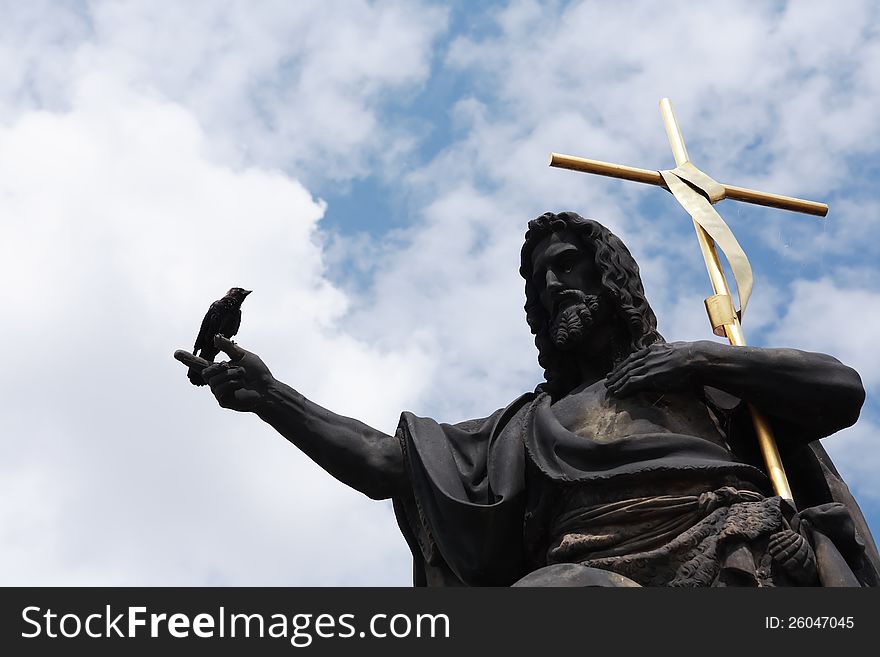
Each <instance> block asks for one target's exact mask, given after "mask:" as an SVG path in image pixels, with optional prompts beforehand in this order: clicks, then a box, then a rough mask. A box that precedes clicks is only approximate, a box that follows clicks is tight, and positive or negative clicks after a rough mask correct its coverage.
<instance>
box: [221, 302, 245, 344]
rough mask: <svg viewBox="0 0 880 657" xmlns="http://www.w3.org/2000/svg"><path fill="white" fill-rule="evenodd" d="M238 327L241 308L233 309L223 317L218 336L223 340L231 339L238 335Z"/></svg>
mask: <svg viewBox="0 0 880 657" xmlns="http://www.w3.org/2000/svg"><path fill="white" fill-rule="evenodd" d="M240 326H241V308H233V309H231V310H229V311H228V312H227V313H226V315H225V316H224V317H223V319H222V322H221V326H220V334H221V335H222V336H223V337H225V338H231V337H232V336H233V335H235V334H236V333H238V329H239V327H240Z"/></svg>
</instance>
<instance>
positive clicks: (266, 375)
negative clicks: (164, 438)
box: [202, 339, 406, 500]
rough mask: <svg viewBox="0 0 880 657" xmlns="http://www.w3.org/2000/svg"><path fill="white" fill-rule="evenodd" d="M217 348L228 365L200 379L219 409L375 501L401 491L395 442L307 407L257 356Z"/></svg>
mask: <svg viewBox="0 0 880 657" xmlns="http://www.w3.org/2000/svg"><path fill="white" fill-rule="evenodd" d="M216 342H217V346H218V347H221V348H222V349H223V351H224V352H226V353H227V354H228V355H229V356H230V358H231V361H230V362H229V363H215V364H214V365H211V366H210V367H208V368H206V369H205V370H204V371H203V372H202V376H203V378H204V379H205V380H206V381H207V382H208V385H209V386H210V387H211V392H213V393H214V396H215V397H216V398H217V401H218V402H219V404H220V405H221V406H222V407H224V408H229V409H232V410H236V411H249V412H253V413H255V414H256V415H257V416H259V417H260V418H261V419H262V420H263V421H265V422H267V423H268V424H270V425H271V426H272V427H273V428H274V429H275V430H276V431H278V433H280V434H281V435H282V436H284V437H285V438H287V440H289V441H290V442H291V443H293V444H294V445H296V446H297V447H298V448H299V449H300V450H302V452H303V453H305V454H306V456H308V457H309V458H311V459H312V460H313V461H314V462H315V463H317V464H318V465H320V466H321V467H322V468H324V469H325V470H326V471H327V472H329V473H330V474H331V475H333V476H334V477H336V478H337V479H338V480H339V481H341V482H343V483H345V484H348V485H349V486H351V487H352V488H354V489H355V490H358V491H360V492H362V493H363V494H365V495H367V496H369V497H371V498H373V499H377V500H378V499H387V498H389V497H392V496H394V495H395V494H396V493H397V492H398V491H400V490H402V488H403V487H404V485H405V483H406V474H405V468H404V463H403V450H402V448H401V446H400V443H399V442H398V440H397V439H396V438H395V437H393V436H389V435H388V434H385V433H382V432H381V431H378V430H377V429H373V428H372V427H370V426H368V425H366V424H364V423H363V422H360V421H359V420H355V419H353V418H349V417H345V416H342V415H337V414H336V413H333V412H332V411H329V410H327V409H326V408H323V407H321V406H319V405H318V404H315V403H314V402H311V401H309V400H308V399H306V398H305V397H304V396H303V395H301V394H300V393H298V392H297V391H296V390H294V389H293V388H291V387H290V386H288V385H286V384H284V383H282V382H280V381H278V380H277V379H276V378H275V377H274V376H272V373H271V372H270V371H269V368H268V367H266V365H265V363H263V361H262V360H261V359H260V358H259V357H258V356H257V355H256V354H253V353H251V352H249V351H245V350H244V349H242V348H241V347H239V346H238V345H236V344H233V343H232V342H230V341H228V340H225V339H224V340H222V341H221V340H217V341H216ZM221 345H222V346H221Z"/></svg>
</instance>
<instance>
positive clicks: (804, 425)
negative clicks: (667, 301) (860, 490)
mask: <svg viewBox="0 0 880 657" xmlns="http://www.w3.org/2000/svg"><path fill="white" fill-rule="evenodd" d="M688 386H711V387H713V388H718V389H719V390H723V391H725V392H728V393H730V394H732V395H735V396H736V397H739V398H740V399H744V400H746V401H748V402H752V403H754V404H755V405H756V406H758V407H759V408H760V409H761V410H763V411H764V412H765V413H767V414H768V415H771V416H774V417H776V418H778V419H781V420H783V421H785V422H786V423H788V424H791V425H793V426H796V427H799V428H800V429H801V435H802V436H804V438H805V439H810V440H812V439H816V438H822V437H824V436H829V435H831V434H832V433H834V432H836V431H839V430H840V429H843V428H845V427H848V426H850V425H852V424H855V422H856V420H857V419H858V417H859V412H860V411H861V407H862V404H863V403H864V401H865V389H864V387H863V386H862V381H861V378H860V377H859V375H858V373H857V372H856V371H855V370H853V369H852V368H850V367H847V366H846V365H844V364H842V363H841V362H840V361H838V360H837V359H836V358H833V357H831V356H828V355H826V354H818V353H811V352H806V351H799V350H797V349H770V348H762V347H733V346H729V345H724V344H720V343H717V342H711V341H707V340H701V341H697V342H672V343H662V344H657V345H652V346H651V347H649V348H648V349H645V350H642V351H640V352H637V353H636V354H633V355H632V356H631V357H630V358H628V359H627V360H626V361H624V363H622V364H621V365H620V366H619V367H618V368H617V369H616V370H615V371H614V372H612V373H611V375H610V376H609V377H608V389H609V391H610V392H612V393H614V394H621V395H625V394H630V393H632V392H635V391H637V390H640V389H655V390H656V389H663V388H664V387H667V388H669V387H671V388H675V387H678V388H684V387H688Z"/></svg>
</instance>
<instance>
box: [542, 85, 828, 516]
mask: <svg viewBox="0 0 880 657" xmlns="http://www.w3.org/2000/svg"><path fill="white" fill-rule="evenodd" d="M660 113H661V114H662V116H663V124H664V126H665V127H666V136H667V137H668V138H669V144H670V146H672V154H673V155H674V157H675V164H676V165H677V166H678V167H682V165H685V164H686V163H688V162H689V160H688V154H687V150H686V149H685V146H684V139H683V138H682V136H681V130H680V129H679V127H678V122H677V121H676V120H675V114H674V113H673V111H672V103H671V102H670V101H669V99H668V98H664V99H663V100H661V101H660ZM550 166H552V167H560V168H563V169H573V170H575V171H584V172H586V173H594V174H598V175H600V176H610V177H612V178H622V179H624V180H632V181H635V182H641V183H648V184H651V185H657V186H660V187H664V188H666V189H669V186H668V185H667V182H666V179H665V178H664V176H663V175H662V174H661V173H660V172H659V171H651V170H648V169H637V168H635V167H628V166H624V165H621V164H611V163H609V162H601V161H599V160H588V159H584V158H580V157H572V156H570V155H560V154H559V153H551V154H550ZM698 173H700V174H701V175H703V174H702V173H701V172H698ZM707 180H709V181H710V182H712V183H714V184H715V186H716V187H717V188H718V189H719V190H722V191H721V192H720V193H719V194H718V196H717V197H715V198H712V199H710V201H711V202H712V203H714V202H716V201H718V200H721V199H722V198H730V199H734V200H737V201H744V202H746V203H754V204H756V205H765V206H769V207H773V208H780V209H783V210H792V211H794V212H801V213H805V214H812V215H817V216H820V217H824V216H825V215H826V214H828V206H827V205H825V204H824V203H817V202H815V201H805V200H802V199H798V198H791V197H789V196H780V195H779V194H769V193H767V192H758V191H755V190H752V189H746V188H744V187H734V186H733V185H724V184H720V183H715V182H714V181H712V180H711V179H709V178H707ZM670 191H673V190H671V189H670ZM676 196H678V195H676ZM693 223H694V228H695V229H696V231H697V241H698V242H699V244H700V251H701V252H702V254H703V260H704V261H705V263H706V269H707V271H708V273H709V279H710V280H711V282H712V288H713V290H714V291H715V294H714V296H712V297H709V298H708V299H706V311H707V312H708V314H709V321H710V322H711V324H712V327H713V329H714V330H715V332H716V333H718V334H719V335H723V336H725V337H727V339H728V341H729V342H730V344H732V345H734V346H745V344H746V340H745V336H744V334H743V331H742V326H741V324H740V317H739V316H738V314H737V313H736V312H734V311H733V304H732V302H731V299H730V288H729V287H728V285H727V280H726V279H725V276H724V270H723V269H722V268H721V262H720V261H719V259H718V252H717V249H716V248H715V241H714V240H713V238H712V237H711V236H710V235H709V233H708V232H707V231H706V229H705V228H704V227H703V226H702V225H701V224H700V223H698V222H697V221H696V219H694V222H693ZM749 410H750V411H751V414H752V423H753V425H754V427H755V433H756V434H757V436H758V443H759V445H760V448H761V454H762V456H763V457H764V463H765V464H766V466H767V472H768V473H769V475H770V480H771V481H772V482H773V488H774V490H775V491H776V494H777V495H779V496H780V497H782V498H785V499H787V500H789V501H792V499H793V497H792V493H791V487H790V486H789V484H788V478H787V477H786V476H785V470H784V469H783V467H782V460H781V458H780V456H779V449H778V448H777V446H776V440H775V439H774V437H773V431H772V429H771V428H770V423H769V422H768V421H767V417H766V416H765V415H764V414H763V413H762V412H761V411H760V410H758V409H757V408H755V407H754V406H752V405H751V404H749Z"/></svg>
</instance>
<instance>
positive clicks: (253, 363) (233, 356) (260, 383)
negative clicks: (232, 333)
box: [202, 335, 275, 411]
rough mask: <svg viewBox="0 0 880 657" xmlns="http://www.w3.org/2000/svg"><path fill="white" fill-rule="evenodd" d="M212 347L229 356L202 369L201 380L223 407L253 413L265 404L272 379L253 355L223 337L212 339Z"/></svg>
mask: <svg viewBox="0 0 880 657" xmlns="http://www.w3.org/2000/svg"><path fill="white" fill-rule="evenodd" d="M214 346H216V347H217V348H218V349H219V350H220V351H222V352H223V353H225V354H226V355H227V356H229V361H228V362H226V361H224V362H222V363H214V364H213V365H210V366H209V367H206V368H205V369H204V370H202V377H203V378H204V379H205V381H206V382H207V384H208V385H209V386H210V387H211V392H212V393H214V396H215V397H216V398H217V402H218V403H219V404H220V406H222V407H223V408H230V409H232V410H234V411H255V410H257V409H258V408H259V407H260V406H261V405H262V404H263V403H265V401H266V393H267V391H268V390H269V387H270V386H271V385H272V384H274V383H275V377H273V376H272V373H271V372H270V371H269V368H268V367H266V364H265V363H264V362H263V361H262V360H261V359H260V357H259V356H257V355H256V354H253V353H251V352H250V351H246V350H245V349H242V348H241V347H239V346H238V345H237V344H235V343H234V342H232V340H228V339H226V338H224V337H223V336H222V335H217V336H215V337H214Z"/></svg>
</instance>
